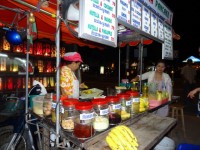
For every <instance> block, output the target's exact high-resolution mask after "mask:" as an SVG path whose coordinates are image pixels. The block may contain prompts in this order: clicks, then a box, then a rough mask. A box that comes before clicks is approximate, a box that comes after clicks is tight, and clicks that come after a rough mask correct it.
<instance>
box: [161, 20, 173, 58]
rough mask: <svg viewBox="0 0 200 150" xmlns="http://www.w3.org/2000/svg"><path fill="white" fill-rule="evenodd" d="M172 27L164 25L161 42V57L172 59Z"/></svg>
mask: <svg viewBox="0 0 200 150" xmlns="http://www.w3.org/2000/svg"><path fill="white" fill-rule="evenodd" d="M172 42H173V38H172V27H171V26H169V25H167V24H165V25H164V43H163V44H162V58H163V59H173V46H172V45H173V44H172Z"/></svg>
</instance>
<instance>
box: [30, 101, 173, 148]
mask: <svg viewBox="0 0 200 150" xmlns="http://www.w3.org/2000/svg"><path fill="white" fill-rule="evenodd" d="M166 104H168V103H166ZM166 104H163V105H161V106H159V107H157V108H155V109H153V110H149V111H148V112H143V113H140V114H137V115H134V116H132V118H131V119H129V120H127V121H124V122H122V123H120V124H124V125H127V126H128V127H129V128H131V130H132V131H133V133H134V134H135V136H136V137H137V140H138V143H139V148H138V150H150V149H151V148H152V147H153V146H155V145H156V144H157V143H158V142H159V141H160V140H161V139H162V138H163V137H164V136H165V135H166V134H167V133H168V132H169V131H170V130H171V129H172V128H173V127H174V126H175V124H176V119H174V118H170V117H160V116H157V115H155V114H153V113H151V112H153V111H155V110H156V109H158V108H160V107H163V106H165V105H166ZM34 116H35V115H34ZM36 116H37V115H36ZM36 118H38V119H39V120H40V122H41V125H42V126H43V127H44V129H45V128H48V130H50V131H51V130H55V123H52V122H51V121H50V120H49V119H44V118H43V117H39V116H37V117H36ZM110 130H111V128H109V129H107V130H106V131H104V132H101V133H96V134H95V135H94V136H93V137H92V138H89V139H87V140H85V141H80V140H78V139H77V138H75V137H74V136H73V135H72V134H71V133H68V132H64V131H61V137H63V138H65V139H68V140H70V141H71V142H73V143H74V144H75V145H77V146H78V147H79V148H80V149H82V148H84V149H85V150H110V148H109V147H108V145H107V143H106V141H105V138H106V136H107V135H108V132H110Z"/></svg>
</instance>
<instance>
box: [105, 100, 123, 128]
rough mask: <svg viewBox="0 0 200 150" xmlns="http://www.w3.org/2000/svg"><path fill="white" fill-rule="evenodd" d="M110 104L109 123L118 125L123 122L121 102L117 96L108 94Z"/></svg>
mask: <svg viewBox="0 0 200 150" xmlns="http://www.w3.org/2000/svg"><path fill="white" fill-rule="evenodd" d="M106 100H107V101H108V104H109V124H110V125H111V126H112V125H117V124H119V123H120V122H121V102H120V99H119V97H117V96H106Z"/></svg>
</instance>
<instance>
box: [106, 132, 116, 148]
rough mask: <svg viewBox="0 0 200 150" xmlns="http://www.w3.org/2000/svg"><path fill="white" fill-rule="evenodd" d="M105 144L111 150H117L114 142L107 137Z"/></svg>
mask: <svg viewBox="0 0 200 150" xmlns="http://www.w3.org/2000/svg"><path fill="white" fill-rule="evenodd" d="M106 142H107V143H108V146H109V147H110V148H111V149H112V150H119V147H118V145H117V144H116V143H115V142H114V140H113V139H112V138H111V137H110V136H109V135H107V136H106Z"/></svg>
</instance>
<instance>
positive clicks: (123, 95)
mask: <svg viewBox="0 0 200 150" xmlns="http://www.w3.org/2000/svg"><path fill="white" fill-rule="evenodd" d="M117 97H119V98H124V99H129V98H130V95H129V94H117Z"/></svg>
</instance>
